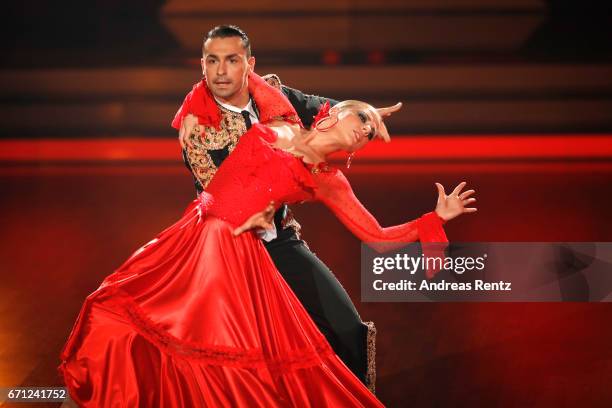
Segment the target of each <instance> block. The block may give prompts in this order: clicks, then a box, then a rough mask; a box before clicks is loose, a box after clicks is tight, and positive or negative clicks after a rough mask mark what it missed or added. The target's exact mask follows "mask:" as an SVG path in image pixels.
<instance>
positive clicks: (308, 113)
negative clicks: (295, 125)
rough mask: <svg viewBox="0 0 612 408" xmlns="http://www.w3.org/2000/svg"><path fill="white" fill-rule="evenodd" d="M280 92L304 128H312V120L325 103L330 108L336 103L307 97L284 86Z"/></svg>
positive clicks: (326, 99) (330, 100)
mask: <svg viewBox="0 0 612 408" xmlns="http://www.w3.org/2000/svg"><path fill="white" fill-rule="evenodd" d="M281 91H282V92H283V94H284V95H285V96H286V97H287V99H289V102H291V105H293V108H294V109H295V110H296V112H297V114H298V116H299V117H300V119H301V121H302V123H303V124H304V127H305V128H307V129H308V128H310V127H311V126H312V121H313V118H314V117H315V116H316V115H317V113H318V112H319V109H320V108H321V106H323V104H325V102H329V104H330V105H331V106H334V105H336V104H337V103H338V101H337V100H335V99H330V98H324V97H322V96H317V95H308V94H305V93H303V92H302V91H298V90H297V89H293V88H290V87H288V86H285V85H281Z"/></svg>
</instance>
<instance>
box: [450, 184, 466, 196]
mask: <svg viewBox="0 0 612 408" xmlns="http://www.w3.org/2000/svg"><path fill="white" fill-rule="evenodd" d="M466 184H467V183H466V182H465V181H462V182H461V183H459V184H458V185H457V187H455V189H454V190H453V192H452V193H450V195H457V196H458V195H459V193H460V192H461V190H463V187H465V185H466Z"/></svg>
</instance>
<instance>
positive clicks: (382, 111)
mask: <svg viewBox="0 0 612 408" xmlns="http://www.w3.org/2000/svg"><path fill="white" fill-rule="evenodd" d="M401 108H402V103H401V102H398V103H396V104H395V105H393V106H385V107H384V108H378V109H376V110H377V111H378V114H379V115H380V116H382V117H383V118H385V117H388V116H391V114H392V113H395V112H397V111H398V110H400V109H401Z"/></svg>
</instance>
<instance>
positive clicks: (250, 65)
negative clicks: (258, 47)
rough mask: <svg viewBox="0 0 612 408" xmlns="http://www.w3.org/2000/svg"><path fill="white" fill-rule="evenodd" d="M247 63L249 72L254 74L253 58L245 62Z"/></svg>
mask: <svg viewBox="0 0 612 408" xmlns="http://www.w3.org/2000/svg"><path fill="white" fill-rule="evenodd" d="M247 63H248V64H249V71H250V72H255V57H253V56H251V57H249V59H248V60H247Z"/></svg>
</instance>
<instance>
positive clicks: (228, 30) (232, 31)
mask: <svg viewBox="0 0 612 408" xmlns="http://www.w3.org/2000/svg"><path fill="white" fill-rule="evenodd" d="M228 37H240V39H241V40H242V47H243V48H244V49H245V50H246V55H247V58H250V57H251V41H250V40H249V37H248V36H247V34H246V33H245V32H244V31H242V29H240V27H238V26H235V25H220V26H216V27H215V28H213V29H212V30H210V31H209V32H208V34H206V37H204V43H205V42H206V40H208V39H210V38H228ZM204 43H202V55H204Z"/></svg>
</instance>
